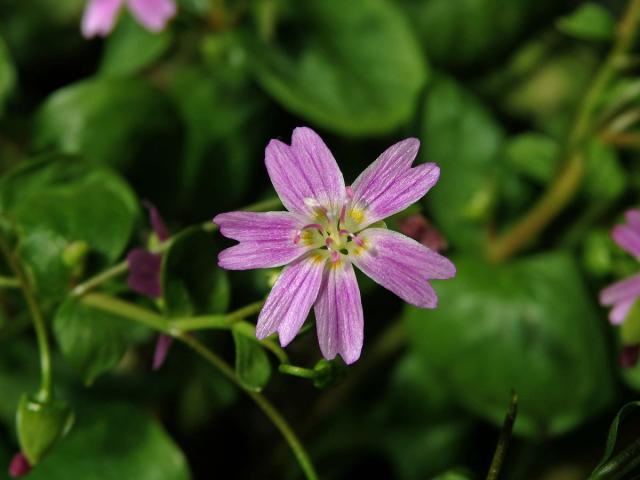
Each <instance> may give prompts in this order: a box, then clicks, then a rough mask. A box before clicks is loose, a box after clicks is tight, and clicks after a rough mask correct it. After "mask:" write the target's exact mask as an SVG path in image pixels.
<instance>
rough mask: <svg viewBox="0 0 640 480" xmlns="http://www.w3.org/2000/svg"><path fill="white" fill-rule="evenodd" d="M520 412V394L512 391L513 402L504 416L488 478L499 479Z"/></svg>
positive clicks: (491, 479) (490, 479)
mask: <svg viewBox="0 0 640 480" xmlns="http://www.w3.org/2000/svg"><path fill="white" fill-rule="evenodd" d="M517 414H518V395H517V394H516V392H511V404H510V405H509V410H507V414H506V415H505V417H504V423H503V424H502V429H501V430H500V437H499V438H498V445H497V446H496V451H495V453H494V454H493V459H492V460H491V465H490V466H489V473H488V474H487V480H498V478H499V476H500V471H501V470H502V465H503V463H504V459H505V457H506V455H507V448H508V447H509V440H510V439H511V432H512V431H513V424H514V423H515V422H516V416H517Z"/></svg>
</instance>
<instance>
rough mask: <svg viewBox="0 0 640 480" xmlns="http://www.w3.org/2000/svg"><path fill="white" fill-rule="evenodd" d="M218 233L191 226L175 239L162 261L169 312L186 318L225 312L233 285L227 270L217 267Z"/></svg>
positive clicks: (162, 277)
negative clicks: (216, 235)
mask: <svg viewBox="0 0 640 480" xmlns="http://www.w3.org/2000/svg"><path fill="white" fill-rule="evenodd" d="M218 250H219V248H218V245H217V242H216V240H215V235H214V234H212V233H209V232H205V231H203V230H202V229H201V228H199V227H194V228H191V229H189V230H187V231H185V232H183V233H181V234H179V235H177V236H176V237H175V238H174V239H173V240H172V241H171V246H170V247H169V250H168V251H167V252H166V253H165V255H164V258H163V262H162V273H161V282H162V292H163V295H164V301H165V308H166V311H167V314H168V315H169V316H172V317H186V316H190V315H197V314H204V313H223V312H225V311H226V310H227V307H228V306H229V295H230V288H229V283H228V280H227V275H226V273H225V271H224V270H222V269H221V268H218V267H217V255H218Z"/></svg>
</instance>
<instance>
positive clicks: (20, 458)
mask: <svg viewBox="0 0 640 480" xmlns="http://www.w3.org/2000/svg"><path fill="white" fill-rule="evenodd" d="M30 471H31V464H30V463H29V460H27V457H25V456H24V454H23V453H22V452H18V453H16V454H15V455H14V456H13V458H12V459H11V464H10V465H9V476H10V477H11V478H18V477H23V476H25V475H26V474H28V473H29V472H30Z"/></svg>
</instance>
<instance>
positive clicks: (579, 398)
mask: <svg viewBox="0 0 640 480" xmlns="http://www.w3.org/2000/svg"><path fill="white" fill-rule="evenodd" d="M84 3H85V2H84V1H83V0H65V1H63V2H60V1H58V0H28V1H26V0H3V1H2V3H0V173H1V175H2V177H1V178H0V220H1V221H0V230H1V232H2V236H3V238H4V240H3V242H5V243H8V244H9V246H10V248H11V249H15V250H14V251H15V252H17V255H18V257H19V261H20V262H21V263H22V265H23V268H24V269H25V272H26V275H27V277H28V278H29V282H30V283H31V284H32V285H33V288H34V290H35V292H36V296H37V299H38V302H39V303H40V306H41V308H42V311H43V313H44V317H45V320H46V322H47V323H48V325H49V329H50V331H51V333H52V338H53V340H52V342H53V348H54V354H53V363H54V382H55V392H56V395H57V396H58V397H60V398H63V399H65V400H67V401H68V403H69V405H71V406H72V408H73V410H74V412H75V418H76V421H75V425H74V426H73V428H72V430H71V432H70V433H69V434H68V436H67V437H66V438H64V439H62V440H60V441H59V442H58V443H57V444H56V445H55V447H54V448H53V450H52V451H51V452H50V453H49V454H48V455H47V456H46V457H44V458H43V460H42V462H41V463H40V464H39V465H38V466H37V467H36V468H35V469H34V471H33V472H32V474H31V475H30V477H29V478H34V479H47V480H56V479H65V480H69V479H78V480H80V479H82V480H86V479H97V480H103V479H104V480H111V479H118V480H122V479H136V480H147V479H149V480H150V479H168V480H183V479H188V478H198V479H199V478H203V479H204V478H252V479H254V478H260V479H262V478H265V479H266V478H278V479H289V478H290V479H295V478H301V473H300V471H299V467H298V466H297V464H296V463H295V461H294V458H293V456H292V455H291V452H290V451H289V450H288V448H287V445H286V443H285V442H284V441H283V440H282V438H281V437H280V436H279V435H278V432H277V431H276V429H275V428H274V427H273V425H272V424H271V423H269V422H268V420H267V419H266V418H265V417H264V416H263V414H262V412H261V411H260V410H258V409H257V408H256V406H255V405H254V404H253V403H252V402H251V400H250V399H249V398H248V397H247V396H245V395H244V394H243V393H242V392H241V391H239V390H238V389H237V388H236V387H234V386H232V385H230V384H229V383H227V381H226V380H225V379H224V378H223V377H222V376H221V375H220V374H219V373H218V372H217V371H216V370H215V369H213V368H212V367H211V366H209V365H207V364H204V363H203V362H202V361H201V360H200V359H199V358H197V357H196V356H194V355H193V352H191V351H189V350H188V349H187V348H185V347H184V346H176V347H174V348H173V349H172V351H171V353H170V355H169V358H168V360H167V363H166V365H164V366H163V368H162V369H161V370H160V371H158V372H151V371H150V362H151V356H152V352H153V344H154V339H155V335H154V334H153V332H152V331H151V330H149V329H147V328H144V327H141V326H138V325H135V324H132V323H131V322H128V321H126V320H125V319H123V318H120V317H118V316H114V315H113V314H110V313H105V312H104V311H100V310H97V309H95V308H91V307H90V306H87V305H84V304H81V303H78V302H76V301H73V300H70V299H69V295H70V291H71V289H72V288H73V287H74V286H75V285H77V284H78V283H80V282H81V281H83V280H84V279H87V278H89V277H91V276H92V275H95V274H97V273H99V272H100V271H103V270H104V269H107V268H109V267H111V266H113V265H114V264H116V263H117V262H119V261H122V259H123V258H124V257H125V256H126V253H127V252H128V251H129V250H130V249H132V248H135V247H138V246H144V245H146V239H147V237H148V234H149V231H150V226H149V224H148V222H147V218H146V212H145V210H144V209H143V208H142V207H141V200H143V199H147V200H149V201H151V202H153V203H154V204H155V205H156V206H157V207H158V209H159V210H160V211H161V213H162V215H163V216H164V218H165V219H166V220H167V223H168V224H169V228H170V230H171V231H172V232H174V233H177V232H183V233H180V235H179V236H178V237H176V240H175V242H174V243H173V244H172V246H171V248H170V250H169V251H168V252H167V253H166V258H165V261H164V267H163V278H162V281H163V289H164V298H162V299H161V300H160V301H157V302H154V301H151V300H150V299H146V298H143V297H140V296H137V295H135V294H133V293H132V292H130V291H128V289H127V287H126V283H125V281H124V280H125V277H124V276H120V277H117V278H115V279H113V280H111V281H109V282H108V283H105V284H104V285H103V286H102V287H101V288H102V290H103V291H104V292H106V293H109V294H112V295H118V296H120V297H122V298H125V299H127V300H130V301H132V302H136V303H137V304H139V305H141V306H145V307H146V308H149V309H152V310H156V311H158V312H161V314H162V315H165V316H167V317H177V316H190V315H197V314H223V313H225V312H228V311H231V310H234V309H235V308H239V307H242V306H243V305H245V304H247V303H250V302H255V301H257V300H260V299H261V298H263V297H264V295H266V293H268V291H269V281H270V278H271V277H272V276H273V273H274V272H264V271H255V272H224V271H221V270H219V269H218V268H217V267H216V262H215V257H216V254H217V252H218V251H219V250H220V249H221V248H223V247H224V246H226V245H228V242H226V241H224V240H223V239H222V238H221V237H220V236H219V235H217V234H212V233H210V232H206V231H203V230H202V229H200V228H197V227H194V228H192V229H190V230H186V231H183V230H184V229H187V228H188V227H189V226H191V225H194V224H200V223H202V222H207V221H209V220H210V219H211V218H212V217H213V216H214V215H215V214H217V213H220V212H224V211H227V210H232V209H240V208H242V207H243V206H245V205H248V204H252V203H255V202H257V201H260V200H263V199H265V198H270V197H273V190H272V187H271V186H270V182H269V179H268V177H267V175H266V170H265V168H264V164H263V154H264V147H265V145H266V144H267V142H268V140H269V139H270V138H280V139H282V140H284V141H287V142H288V141H289V139H290V133H291V130H292V128H293V127H295V126H298V125H308V126H311V127H312V128H314V129H315V130H317V131H318V132H319V133H320V134H321V135H322V136H323V138H324V139H325V141H326V142H327V144H328V145H329V147H330V148H331V149H332V151H333V152H334V155H335V157H336V158H337V160H338V163H339V165H340V166H341V168H342V169H343V172H344V173H345V179H346V180H347V182H350V181H352V180H353V179H355V177H356V175H357V174H358V172H359V171H361V170H362V169H363V168H364V167H365V166H366V165H368V164H369V163H370V162H371V161H373V160H374V159H375V158H376V156H377V155H378V154H379V153H380V152H382V151H383V150H384V148H386V147H387V146H389V145H391V144H392V143H395V142H396V141H398V140H400V139H402V138H405V137H408V136H415V137H418V138H419V139H420V140H421V142H422V147H421V152H420V155H419V160H418V161H420V162H422V161H426V160H429V161H435V162H437V163H438V164H439V165H440V167H441V170H442V174H441V179H440V182H439V183H438V185H437V186H436V187H435V188H434V189H433V191H432V192H430V193H429V194H428V195H427V197H426V198H425V199H424V200H423V201H421V202H420V203H419V204H418V205H417V206H416V207H412V209H411V212H412V213H416V212H418V213H420V212H421V213H422V214H423V215H424V216H425V217H427V218H428V219H429V220H431V221H432V222H433V224H434V225H435V227H436V228H437V229H439V230H440V231H441V233H442V234H443V235H444V237H445V238H446V240H447V243H448V245H449V248H448V250H447V251H446V255H447V256H449V257H450V258H452V259H453V260H454V262H455V263H456V265H457V268H458V275H457V277H456V278H455V279H454V280H450V281H446V282H445V281H442V282H435V287H436V290H437V292H438V294H439V296H440V307H439V308H438V309H436V310H433V311H426V310H418V309H415V308H410V307H408V306H406V305H403V304H402V302H401V301H400V300H399V299H398V298H396V297H395V296H393V295H392V294H391V293H389V292H387V291H385V290H383V289H382V288H381V287H378V286H376V285H374V284H373V283H372V282H369V281H367V280H366V279H363V278H361V279H360V280H361V289H362V292H363V296H364V301H363V304H364V311H365V319H366V321H365V323H366V327H365V345H364V350H363V355H362V358H361V359H360V361H359V362H358V363H356V364H354V365H353V366H350V367H348V368H342V365H340V362H335V364H334V365H332V367H331V370H330V372H333V373H330V376H331V378H330V379H329V380H331V381H329V382H325V383H329V385H328V386H326V387H325V388H322V389H318V388H316V387H314V385H313V383H312V382H311V381H309V380H305V379H301V378H296V377H293V376H288V375H282V374H280V373H278V368H277V359H276V358H272V357H267V355H266V354H265V352H264V351H263V350H262V349H261V348H257V347H256V345H257V344H255V342H252V341H248V340H247V337H246V336H242V335H241V334H240V333H238V332H234V335H233V336H232V335H230V334H229V332H227V331H222V332H220V331H215V332H205V333H202V334H199V338H201V339H202V341H203V342H205V343H206V344H207V345H209V346H210V347H211V348H212V349H213V350H215V351H216V352H218V353H219V354H220V355H221V356H223V357H224V358H226V359H227V360H228V361H229V362H230V363H233V362H234V355H235V356H237V357H238V358H239V359H240V361H238V363H237V365H238V368H239V369H244V370H242V371H239V372H238V373H239V374H240V375H241V376H242V378H243V381H244V382H245V384H246V385H248V386H249V387H250V388H255V389H263V393H264V394H265V395H266V396H267V397H269V398H270V399H271V400H272V401H273V403H274V404H275V405H276V406H277V407H278V408H279V409H280V410H281V411H282V413H283V415H284V416H285V417H286V418H287V419H288V420H289V421H290V422H291V424H292V426H293V427H294V429H295V430H296V431H297V432H298V433H299V435H300V437H301V439H302V441H303V443H304V444H305V445H306V447H307V449H308V450H309V452H310V455H311V457H312V458H313V460H314V463H315V464H316V467H317V469H318V471H319V474H320V477H321V478H323V479H346V478H353V477H357V478H360V477H365V476H373V478H393V479H400V480H417V479H425V478H432V477H435V476H437V475H441V474H442V476H441V477H439V478H444V479H446V478H448V479H458V478H483V476H484V475H485V474H486V471H487V469H488V466H489V463H490V459H491V456H492V454H493V450H494V447H495V444H496V441H497V437H498V432H499V427H500V425H501V423H502V420H503V417H504V414H505V412H506V409H507V407H508V404H509V399H510V396H511V390H512V389H514V390H515V391H517V393H518V395H519V413H518V418H517V421H516V424H515V437H514V440H513V442H512V444H511V447H510V450H509V452H508V456H507V459H506V463H505V467H504V470H503V478H509V479H533V478H535V479H566V480H570V479H580V478H585V477H587V476H588V474H589V472H591V471H592V470H593V468H594V467H595V465H596V464H597V463H598V459H599V458H600V456H601V455H602V452H603V450H604V446H605V440H606V432H607V429H608V425H609V423H610V421H611V420H612V418H613V417H614V416H615V414H616V412H617V411H618V409H619V408H620V407H621V405H623V404H624V403H625V402H626V401H629V400H633V399H634V398H637V393H636V392H637V390H638V389H640V367H634V368H629V369H625V370H622V369H621V368H620V367H619V366H618V363H617V361H616V359H617V357H618V355H619V352H620V349H621V340H620V338H619V337H620V333H619V331H618V330H617V329H615V328H612V327H610V326H609V324H608V322H607V319H606V312H605V311H604V309H602V308H601V307H599V306H598V304H597V293H598V291H599V290H600V289H601V288H602V287H603V286H605V285H606V284H608V283H610V282H611V281H614V280H617V279H619V278H621V277H623V276H625V275H628V274H630V273H633V272H634V271H635V270H636V269H637V266H636V263H635V260H633V259H631V258H629V257H627V256H626V255H625V254H624V253H623V252H621V251H620V250H619V248H618V247H616V246H615V245H614V244H613V242H612V241H611V240H610V238H609V235H608V232H609V230H610V228H611V226H612V225H613V224H615V223H616V222H619V221H621V219H622V216H621V214H622V212H623V211H624V210H625V209H627V208H629V207H632V206H635V205H637V202H638V193H639V191H640V169H639V168H638V165H639V164H638V162H637V160H638V150H639V149H640V141H639V140H638V133H636V132H634V130H633V129H634V127H636V126H637V125H636V120H637V119H638V118H640V117H639V116H637V112H638V108H639V107H640V103H639V102H640V88H639V87H638V79H637V78H636V77H635V71H634V66H635V65H637V59H636V61H635V62H636V63H635V64H634V63H633V62H631V63H630V66H628V68H626V69H624V70H621V71H619V72H618V73H617V75H616V76H615V78H613V79H611V80H610V82H609V83H608V84H607V85H606V88H604V89H602V92H601V93H602V95H601V98H599V99H598V102H599V103H598V105H597V108H598V109H599V110H598V114H599V115H600V116H599V117H598V119H599V120H598V121H599V122H600V123H597V124H596V127H597V128H596V129H595V130H593V131H590V132H589V135H587V136H586V138H585V139H584V141H583V143H584V145H581V152H582V155H581V158H582V166H583V168H584V175H582V176H581V179H580V185H579V186H578V187H577V188H576V189H575V192H574V194H573V195H572V196H571V199H570V201H569V202H568V203H567V204H566V205H563V207H565V208H563V209H562V211H561V212H559V215H558V216H557V218H555V219H553V221H551V222H550V224H549V225H548V226H547V228H545V229H544V230H543V231H542V232H541V234H539V235H531V236H530V238H529V239H528V241H527V242H526V244H524V245H522V247H523V248H521V249H520V251H519V252H517V253H516V254H515V255H510V258H508V259H506V260H504V261H501V262H499V263H495V262H491V261H489V257H491V255H490V254H489V255H488V254H487V252H491V242H492V238H494V237H493V236H492V235H493V234H494V233H495V232H500V231H503V230H504V229H505V228H507V227H509V226H510V225H513V224H515V223H516V222H517V220H518V219H520V218H522V217H523V215H524V214H525V212H526V211H527V210H528V209H529V208H530V206H531V205H532V204H533V203H534V202H535V200H536V199H537V198H538V197H539V196H540V195H541V193H542V192H543V191H544V190H545V188H546V187H547V186H548V185H549V184H551V183H552V182H553V181H554V180H555V179H557V178H558V177H559V176H561V175H562V174H563V173H562V168H561V164H562V162H563V160H564V155H565V152H566V150H567V148H568V147H567V144H568V142H569V136H570V134H571V132H572V131H573V129H574V128H575V122H576V120H575V118H576V112H578V111H579V110H580V108H581V105H582V104H583V102H585V98H586V92H587V88H588V87H589V84H590V83H591V82H592V80H593V78H594V77H595V75H596V72H597V71H598V69H599V68H600V67H601V65H602V63H603V61H604V59H605V56H606V54H607V52H608V51H609V50H610V48H611V46H612V44H613V42H614V41H615V38H614V24H615V22H616V21H617V19H619V18H620V17H621V15H622V13H623V11H624V7H625V5H626V2H623V1H616V0H611V1H602V2H598V3H593V4H592V3H589V4H586V2H580V1H578V0H575V1H570V0H566V1H557V0H304V1H295V0H244V1H240V0H238V1H233V0H226V1H225V0H179V2H178V4H179V14H178V16H177V18H176V19H175V20H174V21H173V22H172V23H171V25H170V27H169V28H168V29H167V30H166V31H164V32H162V33H160V34H151V33H149V32H147V31H145V30H144V29H143V28H142V27H141V26H139V25H138V24H137V23H136V22H135V21H134V20H133V19H132V18H131V17H130V16H129V15H128V14H123V15H122V16H121V17H120V19H119V22H118V24H117V27H116V29H115V31H114V32H113V33H112V34H111V36H110V37H108V38H107V39H106V40H104V41H102V40H92V41H88V40H85V39H84V38H83V37H82V36H81V35H80V31H79V22H80V18H81V14H82V10H83V8H84ZM632 58H633V57H632ZM625 115H626V117H625ZM633 115H636V116H635V117H634V116H633ZM625 122H626V123H625ZM614 127H615V128H614ZM402 215H403V214H400V216H402ZM404 215H406V213H405V214H404ZM396 220H397V219H392V220H391V221H390V222H389V224H390V227H392V228H397V222H396ZM492 232H493V233H492ZM1 268H2V272H1V273H3V274H4V275H6V276H11V273H10V271H9V265H6V264H3V265H2V267H1ZM638 322H640V318H638ZM30 325H31V324H30V321H29V314H28V311H27V310H26V308H25V306H24V302H23V299H22V297H21V295H20V292H19V291H17V290H15V289H12V288H4V289H1V290H0V478H5V475H6V470H7V469H6V466H8V464H9V460H10V458H11V456H12V455H13V453H14V452H15V451H17V450H18V448H19V447H18V443H17V437H16V430H15V428H16V427H15V412H16V408H17V405H18V402H19V398H20V397H21V395H22V394H31V393H34V392H35V391H36V389H37V384H38V377H39V373H38V349H37V345H36V342H35V340H34V336H33V334H32V329H31V328H30ZM625 341H626V342H627V343H629V342H631V343H633V342H636V343H637V342H638V341H640V338H633V335H631V338H627V339H625ZM288 353H289V356H290V358H291V359H292V362H293V363H295V364H296V365H301V366H304V367H309V368H313V366H314V365H315V364H316V362H317V361H318V360H319V359H320V353H319V350H318V347H317V342H316V339H315V334H314V331H313V329H311V330H310V331H309V333H307V334H304V335H301V336H300V337H299V338H298V339H297V340H296V341H295V342H294V343H293V344H292V345H291V347H290V348H289V349H288ZM238 358H236V360H238ZM336 372H337V373H336ZM334 376H335V377H336V378H333V377H334ZM338 377H339V378H338ZM334 380H335V381H334ZM635 427H637V423H636V425H635ZM635 434H636V435H635V436H637V431H636V432H635ZM635 436H634V425H633V421H632V420H631V421H630V422H629V423H625V424H624V425H623V426H622V438H623V443H624V439H626V440H627V441H630V440H632V439H633V438H634V437H635ZM447 471H448V472H449V473H446V474H445V473H444V472H447Z"/></svg>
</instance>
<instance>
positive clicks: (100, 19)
mask: <svg viewBox="0 0 640 480" xmlns="http://www.w3.org/2000/svg"><path fill="white" fill-rule="evenodd" d="M122 1H123V0H90V1H89V3H88V4H87V6H86V8H85V9H84V15H83V16H82V24H81V30H82V35H83V36H84V37H85V38H91V37H96V36H98V37H104V36H106V35H108V34H109V33H110V32H111V30H113V26H114V24H115V23H116V18H117V17H118V12H119V11H120V7H121V6H122Z"/></svg>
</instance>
